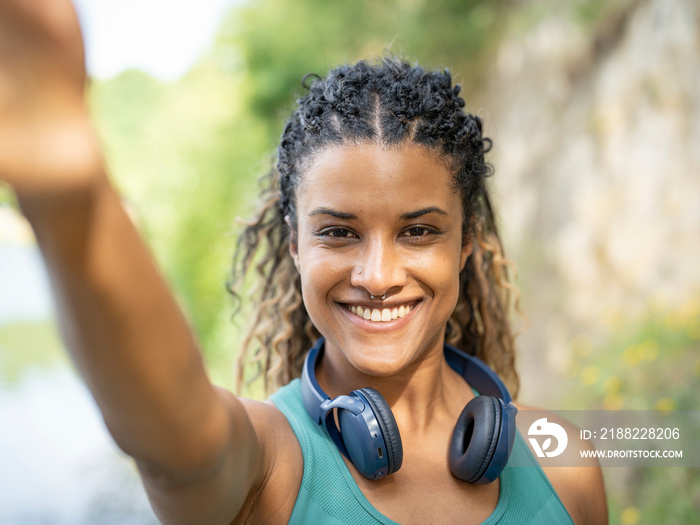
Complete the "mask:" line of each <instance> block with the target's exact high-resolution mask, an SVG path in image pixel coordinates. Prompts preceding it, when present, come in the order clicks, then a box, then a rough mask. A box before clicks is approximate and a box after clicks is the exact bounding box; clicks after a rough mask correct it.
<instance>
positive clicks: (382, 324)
mask: <svg viewBox="0 0 700 525" xmlns="http://www.w3.org/2000/svg"><path fill="white" fill-rule="evenodd" d="M422 302H423V301H422V300H421V299H414V300H412V301H405V302H401V303H393V304H366V303H336V304H338V306H339V307H340V309H341V311H342V312H343V313H344V314H345V315H346V316H347V317H348V319H349V320H350V321H351V322H352V323H353V324H355V325H356V326H357V327H359V328H361V329H362V330H365V331H369V332H387V331H391V330H398V329H400V328H402V327H403V326H405V325H406V324H407V323H408V322H409V321H410V319H411V318H412V317H413V314H414V312H415V311H416V310H418V309H420V307H421V304H422ZM406 305H412V308H411V311H410V312H409V313H408V314H407V315H405V316H404V317H397V318H396V319H392V320H391V321H370V320H368V319H364V318H362V317H360V316H358V315H356V314H354V313H352V312H351V311H350V307H351V306H362V307H363V308H365V307H368V308H378V309H383V308H398V307H399V306H406Z"/></svg>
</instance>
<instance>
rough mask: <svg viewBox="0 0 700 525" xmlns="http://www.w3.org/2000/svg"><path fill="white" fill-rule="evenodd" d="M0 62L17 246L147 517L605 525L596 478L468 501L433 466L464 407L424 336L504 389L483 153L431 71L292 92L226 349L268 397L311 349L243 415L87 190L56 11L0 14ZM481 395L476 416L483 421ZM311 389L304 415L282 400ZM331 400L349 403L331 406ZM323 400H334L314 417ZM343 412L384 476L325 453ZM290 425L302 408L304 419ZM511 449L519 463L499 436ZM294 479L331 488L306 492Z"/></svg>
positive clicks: (2, 3)
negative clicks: (34, 263) (237, 335)
mask: <svg viewBox="0 0 700 525" xmlns="http://www.w3.org/2000/svg"><path fill="white" fill-rule="evenodd" d="M0 50H3V52H4V53H3V54H5V53H7V52H8V51H7V50H11V52H12V54H11V55H9V56H11V57H12V60H8V61H3V63H2V64H3V65H2V66H1V67H2V70H1V71H2V72H1V73H0V78H1V79H2V84H1V86H2V89H0V97H1V98H0V114H1V115H3V117H2V118H1V119H0V144H1V145H2V146H0V174H1V175H0V176H2V178H3V180H5V181H7V182H9V183H10V184H12V185H13V186H14V189H15V190H16V193H17V197H18V200H19V202H20V205H21V207H22V210H23V212H24V213H25V214H26V216H27V218H28V219H29V221H30V223H31V225H32V227H33V229H34V231H35V232H36V236H37V240H38V242H39V246H40V248H41V251H42V254H43V256H44V258H45V260H46V262H47V266H48V267H49V273H50V276H51V280H52V285H53V287H54V290H55V294H56V297H57V300H58V303H59V312H60V314H61V328H62V331H63V335H64V337H65V339H66V341H67V345H68V347H69V349H70V352H71V355H72V357H73V359H74V360H75V362H76V363H77V365H78V367H79V369H80V370H81V372H82V374H83V375H84V377H85V379H86V382H87V384H88V386H89V388H90V390H91V392H92V393H93V395H94V397H95V399H96V401H97V403H98V405H99V407H100V409H101V411H102V414H103V416H104V419H105V422H106V424H107V427H108V428H109V430H110V432H111V433H112V436H113V437H114V439H115V441H116V442H117V444H118V445H119V446H120V447H121V448H122V449H123V450H124V451H125V452H127V453H128V454H130V455H131V456H132V457H134V459H135V461H136V464H137V465H138V468H139V470H140V472H141V476H142V478H143V482H144V485H145V487H146V490H147V492H148V495H149V498H150V500H151V502H152V505H153V507H154V509H155V511H156V513H157V514H158V516H159V517H160V519H161V520H162V521H163V522H166V523H287V522H290V521H291V522H296V523H304V522H310V521H309V520H316V521H320V522H324V523H351V522H356V523H394V522H401V523H431V522H440V523H481V522H484V521H485V520H486V521H487V522H492V523H523V522H530V521H532V520H533V519H535V520H537V519H539V521H540V522H542V521H543V520H549V522H551V520H556V521H559V522H564V523H566V522H570V520H571V518H573V521H574V522H575V523H601V522H604V521H605V519H606V511H605V498H604V493H603V490H602V481H601V477H600V471H599V470H598V469H596V468H593V469H581V468H579V469H558V470H556V469H553V470H552V471H547V473H546V474H547V476H548V477H549V480H550V481H551V485H550V484H549V482H548V481H547V477H545V476H544V475H543V474H542V473H541V471H540V470H538V469H537V468H536V467H534V466H533V468H532V469H520V470H522V471H526V470H527V471H530V472H533V473H534V474H532V475H531V476H530V477H527V476H525V477H523V476H522V475H520V474H516V473H515V472H511V471H516V470H518V469H509V468H508V467H506V469H505V470H503V471H502V474H501V475H498V473H496V474H495V475H494V474H493V473H491V474H490V475H491V477H492V478H493V479H490V478H489V474H488V472H482V471H489V469H490V467H488V465H486V466H484V465H480V466H479V472H478V474H477V475H476V476H475V477H477V478H478V479H475V480H471V481H475V482H470V481H469V480H467V481H464V480H463V479H460V477H459V476H458V475H456V474H454V472H455V470H457V471H458V473H459V468H456V469H454V468H453V465H452V464H451V460H450V462H449V463H448V461H446V456H447V453H448V452H447V451H448V449H450V447H452V444H451V442H450V440H451V436H452V433H453V428H454V427H455V421H457V420H458V418H459V417H460V414H461V413H462V409H463V408H464V407H465V405H467V404H468V403H470V402H471V401H472V400H473V399H474V397H475V394H476V393H477V392H475V390H474V389H473V387H476V389H477V390H478V389H479V388H481V387H478V385H477V384H475V383H473V384H470V383H468V382H467V381H465V379H464V378H463V377H460V374H459V373H457V372H455V370H453V366H454V363H452V362H449V363H448V360H447V359H446V357H445V356H453V357H452V358H453V359H454V356H455V355H457V356H459V355H460V354H458V353H457V351H452V350H450V349H447V353H446V348H445V346H444V342H445V340H446V338H447V341H448V342H450V343H452V344H454V345H456V346H459V347H460V348H461V349H462V350H464V351H466V352H468V353H473V352H476V354H477V355H479V356H481V357H483V358H484V360H485V361H487V362H488V363H489V364H491V365H492V366H493V367H494V368H495V370H496V371H497V372H499V373H500V374H501V375H502V376H503V377H504V379H506V381H508V383H509V384H510V387H511V388H512V389H513V390H514V391H515V390H516V389H517V376H516V375H515V372H514V369H513V345H512V336H511V334H510V331H509V329H508V324H507V321H506V317H505V310H506V307H505V306H506V305H505V304H504V303H503V301H502V299H500V298H499V292H498V287H500V288H501V289H503V288H505V289H507V288H508V286H509V285H508V282H507V278H506V276H505V271H504V267H503V265H504V263H503V260H502V257H501V253H500V244H499V241H498V236H497V232H496V229H495V227H494V224H493V217H492V214H491V210H490V205H489V201H488V196H487V194H486V191H485V188H484V183H483V177H484V176H485V175H487V174H488V169H487V167H486V165H485V164H484V159H483V153H484V150H485V149H487V148H486V147H485V146H487V145H488V142H487V141H486V140H485V139H483V138H482V136H481V123H480V121H479V119H478V118H476V117H473V116H470V115H465V114H464V113H463V111H462V109H461V108H462V106H463V105H464V103H463V101H462V100H461V99H460V98H459V97H458V92H459V89H458V88H457V87H452V85H451V81H450V77H449V75H447V74H444V73H426V72H424V71H423V70H422V69H420V68H411V67H410V66H408V65H406V64H403V63H401V62H398V61H386V62H385V63H383V64H380V65H375V66H372V65H368V64H364V63H360V64H357V65H356V66H348V67H342V68H339V69H337V70H334V71H333V72H331V73H330V74H329V76H328V78H327V79H325V80H322V79H316V80H314V81H313V83H312V84H311V89H310V94H309V95H308V96H307V97H305V98H304V99H302V100H301V102H300V107H299V110H298V111H297V112H296V113H295V115H294V116H293V118H292V119H291V121H290V123H289V124H288V125H287V127H286V128H285V132H284V134H283V137H282V141H281V145H280V148H279V155H278V160H279V162H278V169H277V170H276V171H275V172H274V173H273V175H272V177H271V181H272V183H273V186H272V188H277V182H276V178H277V175H276V174H278V175H279V177H278V178H279V190H277V189H272V190H271V193H270V195H268V198H267V201H266V206H265V207H263V209H262V211H261V213H260V216H259V219H258V220H257V221H256V222H255V223H253V224H252V226H250V227H248V229H247V230H246V231H245V232H244V236H243V238H242V240H241V244H240V246H239V251H238V254H239V258H238V261H239V263H238V264H237V266H236V268H237V270H236V272H235V273H234V277H235V278H236V279H237V280H239V281H240V279H242V278H243V277H244V275H245V274H246V272H247V271H248V269H249V268H250V267H251V265H252V264H253V263H254V262H255V264H256V265H257V267H258V268H260V272H261V274H262V276H263V281H264V282H263V288H262V292H261V295H260V298H259V299H260V303H259V305H260V306H259V308H258V310H257V316H258V317H257V320H256V322H255V323H254V324H253V329H252V331H251V334H250V336H251V337H250V338H249V340H248V342H247V343H246V345H245V346H246V348H247V347H249V346H252V344H251V341H253V340H256V341H259V343H261V344H260V345H259V349H257V353H258V354H259V355H258V356H257V358H258V360H261V361H262V362H263V363H264V368H265V369H266V373H267V376H268V377H269V378H271V379H273V380H275V381H277V382H279V383H287V382H289V381H290V380H291V379H292V377H294V376H295V375H297V374H298V373H299V372H300V369H301V367H302V362H303V359H304V355H305V354H306V350H307V349H308V348H309V347H310V346H311V345H312V343H313V342H316V343H318V344H316V345H315V348H314V352H315V354H313V355H315V356H316V358H315V361H312V362H310V364H308V363H307V365H306V368H305V370H306V372H305V382H304V383H303V384H301V383H300V382H298V381H292V382H291V383H290V384H289V385H288V386H286V387H284V388H283V389H280V390H279V391H278V392H277V393H276V394H275V395H274V396H273V397H272V402H267V403H261V402H254V401H248V400H243V399H239V398H236V397H235V396H233V395H232V394H231V393H229V392H227V391H224V390H222V389H218V388H216V387H214V386H212V385H211V383H210V382H209V381H208V379H207V376H206V372H205V369H204V366H203V364H202V361H201V357H200V353H199V351H198V348H197V343H196V341H195V339H194V337H193V335H192V333H191V331H190V329H189V327H188V325H187V323H186V321H185V319H184V317H183V315H182V314H181V312H180V310H179V309H178V307H177V304H176V302H175V301H174V299H173V298H172V295H171V293H170V291H169V290H168V288H167V286H166V285H165V283H164V281H163V279H162V277H161V276H160V274H159V273H158V271H157V269H156V268H155V266H154V264H153V261H152V259H151V257H150V255H149V254H148V251H147V249H146V248H145V246H144V245H143V243H142V241H141V239H140V238H139V236H138V233H137V232H136V230H135V229H134V227H133V225H132V224H131V222H130V221H129V219H128V216H127V215H126V213H125V212H124V210H123V207H122V205H121V202H120V199H119V197H118V196H117V194H116V193H115V191H114V189H113V188H112V187H111V185H110V184H109V182H108V180H107V178H106V176H105V174H104V170H103V167H102V163H101V161H100V154H99V148H98V146H97V144H96V141H95V139H94V135H93V133H92V131H91V126H90V123H89V118H88V116H87V112H86V110H85V106H84V85H85V71H84V66H83V51H82V43H81V40H80V33H79V29H78V25H77V21H76V20H75V15H74V13H73V11H72V8H71V6H70V3H69V2H68V1H67V0H61V1H59V0H51V1H47V2H20V1H17V0H0ZM261 243H267V252H266V253H265V254H263V259H262V260H261V261H258V260H257V259H256V258H255V256H256V253H257V251H258V248H259V245H260V244H261ZM127 254H128V255H127ZM259 263H260V264H259ZM302 300H303V303H302ZM319 335H322V336H323V339H319V338H318V336H319ZM267 352H270V354H267ZM450 352H452V353H450ZM460 359H461V358H460ZM465 359H466V358H465ZM457 368H459V367H457ZM486 375H488V373H487V372H480V373H479V374H477V375H476V376H474V377H476V378H477V379H478V381H479V382H480V383H481V382H482V381H486V380H485V379H484V377H486ZM309 376H310V377H311V378H309ZM466 377H467V379H469V378H470V377H472V376H470V375H468V374H466ZM487 383H488V381H486V382H485V383H483V384H487ZM489 388H490V383H489V384H488V385H487V387H486V389H489ZM304 389H306V390H304ZM371 389H374V390H371ZM498 389H500V390H499V392H501V393H500V394H499V395H500V398H502V399H501V401H503V404H502V405H499V406H501V408H494V409H493V410H494V412H493V413H494V414H495V413H499V414H502V413H503V414H504V413H505V412H508V410H510V409H509V407H510V405H509V403H508V399H507V396H508V394H507V392H505V388H504V387H498ZM321 390H322V391H323V395H322V396H321V397H322V398H323V399H322V400H321V402H320V403H319V404H317V405H315V406H314V403H313V402H311V404H309V403H304V401H305V400H306V401H307V400H308V399H312V400H313V397H314V396H315V395H321V394H319V392H321ZM482 390H483V389H482ZM353 391H358V392H359V393H358V394H357V396H358V397H355V398H353V399H355V400H359V401H353V400H347V399H346V397H350V396H345V397H343V396H344V395H345V394H348V393H349V392H353ZM377 392H381V395H382V396H383V397H379V394H378V393H377ZM326 395H327V396H328V397H329V398H330V399H332V400H334V401H330V400H329V401H326V400H325V398H324V397H323V396H326ZM338 396H341V397H338ZM480 397H481V396H480ZM336 399H340V400H341V401H338V402H339V403H340V402H343V403H346V405H344V408H342V409H340V410H337V411H333V410H331V409H330V408H328V407H329V406H330V405H332V404H333V402H335V400H336ZM484 399H486V396H484ZM501 401H494V403H500V402H501ZM487 402H488V403H490V401H487ZM358 403H359V404H360V405H362V406H363V408H361V409H359V410H358V411H357V414H360V412H362V411H363V410H364V409H365V408H366V406H365V405H369V406H371V408H373V409H374V411H375V412H377V413H378V421H379V423H378V425H379V426H380V427H381V429H380V430H381V431H382V432H380V433H382V434H383V435H385V437H386V440H385V442H383V443H384V444H383V446H382V447H379V448H378V449H377V454H378V456H380V457H381V458H383V457H384V456H385V455H388V456H390V458H389V468H388V470H386V469H385V470H383V471H381V472H379V474H376V475H375V474H373V473H372V472H370V471H367V470H366V469H365V468H364V466H363V465H360V464H359V463H357V462H356V463H352V462H351V461H350V460H349V459H347V458H345V457H343V456H341V452H343V453H344V454H346V455H347V456H350V457H353V458H354V457H355V456H354V455H353V454H354V453H353V451H352V450H350V449H351V448H352V447H353V446H354V445H355V443H354V441H353V440H351V439H350V440H348V439H347V436H348V435H349V431H348V430H347V428H348V427H347V425H346V426H344V427H343V431H342V433H341V432H338V431H337V426H336V425H337V424H340V425H341V426H342V425H343V421H344V420H348V418H350V420H352V417H353V416H354V415H356V414H355V412H354V410H355V409H356V407H357V406H358ZM324 407H325V408H324ZM504 407H505V408H504ZM331 408H332V407H331ZM304 409H306V410H307V411H309V414H311V415H313V412H314V411H317V412H318V413H319V414H320V412H321V411H322V410H323V411H324V413H323V416H322V417H321V418H320V419H317V420H313V419H312V418H311V417H308V418H307V416H308V415H309V414H304V413H303V410H304ZM502 410H505V412H502ZM349 414H352V415H353V416H351V415H349ZM302 416H303V417H302ZM489 417H491V416H489ZM336 418H337V420H338V422H337V423H336ZM321 419H323V421H321ZM493 421H499V422H500V423H498V424H499V425H501V426H502V427H506V426H508V425H509V424H511V423H512V421H511V420H509V419H503V420H501V419H497V420H496V419H494V420H493ZM493 421H492V422H493ZM321 423H322V425H321ZM494 424H495V423H494ZM394 425H395V427H396V428H394ZM324 427H325V428H324ZM385 427H391V428H385ZM372 428H373V429H374V427H372ZM476 428H479V427H478V425H477V424H476V423H475V425H474V429H476ZM398 429H400V435H399V430H398ZM326 430H327V431H328V432H326ZM375 430H376V429H375ZM375 430H372V431H373V432H374V431H375ZM377 432H379V431H378V430H377ZM476 432H477V431H476V430H474V433H476ZM331 439H334V440H335V443H336V444H338V446H339V447H340V451H339V450H338V449H337V448H333V447H334V446H335V445H333V446H331V445H330V443H331ZM458 441H459V440H458ZM467 441H468V438H467ZM508 441H509V440H508V436H506V437H505V438H504V442H506V443H508ZM499 443H500V442H499ZM495 446H496V443H495V442H494V447H495ZM498 447H499V448H500V444H499V445H498ZM458 448H459V446H458ZM506 448H509V447H506ZM513 450H514V452H513V453H514V454H515V453H519V454H522V453H523V450H524V449H523V448H522V440H521V439H520V438H517V439H516V440H515V446H514V448H513ZM518 451H519V452H518ZM505 455H506V456H507V452H506V454H505ZM323 462H326V463H323ZM314 464H315V468H316V469H318V467H319V465H321V467H323V468H325V467H324V465H328V469H333V472H332V473H331V474H329V477H328V478H325V477H324V478H323V479H320V478H319V477H318V476H317V477H314V476H312V475H311V474H309V473H310V472H312V471H311V468H312V466H313V465H314ZM399 467H400V468H399ZM482 467H484V468H482ZM487 467H488V468H487ZM381 468H385V467H381ZM498 470H499V472H500V469H498ZM314 472H319V471H318V470H316V471H314ZM329 472H330V470H329ZM321 474H322V475H324V476H325V474H324V473H323V472H322V473H321ZM333 476H335V477H333ZM368 477H378V478H379V479H377V480H370V479H367V478H368ZM467 477H469V476H467ZM489 481H491V482H490V483H489ZM325 483H328V484H325ZM319 484H321V486H320V487H319ZM324 484H325V485H324ZM552 487H553V488H552ZM533 502H534V503H533ZM349 505H351V506H349ZM540 509H544V510H542V512H540ZM538 512H540V514H539V515H538ZM569 516H571V518H570V517H569ZM535 522H536V521H535Z"/></svg>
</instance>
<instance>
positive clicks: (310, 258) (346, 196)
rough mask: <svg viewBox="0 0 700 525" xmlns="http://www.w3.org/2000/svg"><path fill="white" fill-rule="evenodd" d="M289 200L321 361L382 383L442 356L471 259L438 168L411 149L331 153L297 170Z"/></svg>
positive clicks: (457, 205)
mask: <svg viewBox="0 0 700 525" xmlns="http://www.w3.org/2000/svg"><path fill="white" fill-rule="evenodd" d="M296 202H297V234H296V236H294V237H295V238H294V240H295V241H296V242H293V243H292V244H291V245H290V253H291V254H292V257H293V258H294V262H295V265H296V267H297V270H298V271H299V273H300V275H301V283H302V294H303V298H304V305H305V306H306V309H307V311H308V314H309V316H310V318H311V320H312V321H313V323H314V325H315V326H316V328H317V329H318V330H319V332H320V333H321V334H323V335H324V336H325V338H326V353H327V354H329V353H330V354H335V355H338V356H341V355H342V356H344V358H345V360H347V362H348V363H350V364H351V365H352V366H353V367H354V368H355V369H357V370H359V371H360V372H362V373H366V374H370V375H375V376H386V375H392V374H395V373H397V372H399V371H401V370H404V369H406V367H408V366H409V365H411V364H412V363H414V362H415V361H416V359H418V358H419V357H420V356H421V355H424V354H425V353H426V352H435V351H437V352H442V344H443V340H444V332H445V325H446V323H447V320H448V319H449V317H450V315H451V313H452V311H453V310H454V307H455V305H456V303H457V299H458V294H459V272H460V271H461V269H462V268H463V267H464V263H465V261H466V259H467V257H468V255H469V253H470V245H464V244H463V242H462V241H463V237H462V209H461V200H460V196H459V194H458V193H456V192H455V191H454V189H453V184H452V174H451V172H450V171H449V169H448V168H447V166H446V165H445V163H444V162H441V161H440V160H439V159H438V158H437V157H435V156H434V155H433V154H432V153H430V152H429V151H428V150H426V149H425V148H423V147H421V146H417V145H413V144H410V143H409V144H404V145H401V146H398V147H393V148H387V147H383V146H377V145H374V144H361V145H357V146H332V147H329V148H326V149H324V150H322V151H321V152H320V153H319V154H317V155H316V156H315V157H314V158H313V160H312V162H311V163H310V166H309V167H308V169H307V170H305V171H304V173H303V175H302V180H301V183H300V185H299V187H298V188H297V191H296ZM384 294H386V296H385V298H384V299H382V296H383V295H384ZM372 295H374V296H375V298H374V299H372V298H371V296H372Z"/></svg>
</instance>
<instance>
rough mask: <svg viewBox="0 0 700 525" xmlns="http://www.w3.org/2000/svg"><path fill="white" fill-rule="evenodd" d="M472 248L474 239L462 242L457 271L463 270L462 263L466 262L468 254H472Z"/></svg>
mask: <svg viewBox="0 0 700 525" xmlns="http://www.w3.org/2000/svg"><path fill="white" fill-rule="evenodd" d="M473 248H474V241H473V240H469V241H467V242H465V243H464V244H462V249H461V251H460V254H459V271H460V272H461V271H462V270H464V265H466V264H467V259H468V258H469V256H470V255H471V254H472V250H473Z"/></svg>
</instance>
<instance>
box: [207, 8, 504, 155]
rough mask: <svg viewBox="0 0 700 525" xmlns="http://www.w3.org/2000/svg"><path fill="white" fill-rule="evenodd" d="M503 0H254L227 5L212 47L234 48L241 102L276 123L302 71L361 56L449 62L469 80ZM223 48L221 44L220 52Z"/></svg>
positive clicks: (275, 127)
mask: <svg viewBox="0 0 700 525" xmlns="http://www.w3.org/2000/svg"><path fill="white" fill-rule="evenodd" d="M508 4H509V2H508V1H506V0H497V1H491V2H488V1H485V0H462V1H456V0H441V1H433V2H428V1H426V0H413V1H410V2H405V1H397V0H394V1H389V2H370V1H368V0H364V1H347V0H343V1H339V2H321V1H318V0H301V1H296V2H289V1H286V2H285V1H280V0H260V1H259V2H255V3H253V4H251V6H249V7H247V8H244V9H241V10H239V11H234V12H233V13H232V16H231V18H230V19H229V21H228V22H227V23H226V24H224V29H223V31H222V33H221V36H220V38H219V39H218V41H217V46H216V50H217V51H218V52H220V53H224V54H229V55H230V54H231V51H230V50H231V49H235V51H236V53H240V55H241V57H242V59H241V60H242V62H243V64H244V75H245V79H246V88H247V89H246V104H247V106H248V107H249V108H250V109H251V110H252V111H253V113H254V114H255V115H256V116H258V117H259V118H261V119H263V120H264V121H265V122H266V123H268V125H270V126H271V129H270V131H269V137H270V143H274V139H273V138H272V137H273V136H275V134H279V130H280V129H281V126H280V122H279V119H278V115H279V111H280V109H281V108H289V107H290V106H291V103H292V100H293V97H294V94H295V93H296V94H298V93H299V92H300V91H301V83H300V81H301V78H302V77H303V75H305V74H307V73H312V72H313V73H319V74H323V73H324V71H325V70H327V69H328V68H330V67H332V66H335V65H337V64H340V63H344V62H354V61H356V60H358V59H361V58H373V57H377V56H381V55H382V54H384V53H385V52H387V51H388V52H390V53H392V52H393V53H398V54H400V55H404V56H406V57H409V58H413V59H417V60H418V61H419V62H420V63H421V64H423V65H424V66H426V67H438V68H439V67H445V66H449V67H450V68H451V69H452V70H453V71H455V72H458V73H460V74H461V78H460V80H461V81H462V82H463V83H464V84H465V85H466V86H467V87H473V86H475V85H476V84H477V83H478V80H479V79H480V78H481V75H482V71H483V66H484V63H485V60H486V58H487V57H489V56H490V51H491V50H492V45H493V43H494V42H495V41H497V38H498V36H499V34H500V28H502V27H503V24H502V23H500V22H501V21H502V19H503V18H504V14H503V13H504V11H502V10H499V8H500V7H503V6H506V5H508ZM227 50H228V51H227Z"/></svg>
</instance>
